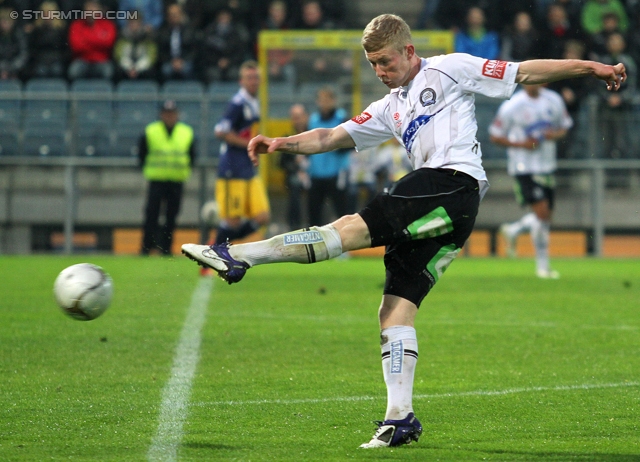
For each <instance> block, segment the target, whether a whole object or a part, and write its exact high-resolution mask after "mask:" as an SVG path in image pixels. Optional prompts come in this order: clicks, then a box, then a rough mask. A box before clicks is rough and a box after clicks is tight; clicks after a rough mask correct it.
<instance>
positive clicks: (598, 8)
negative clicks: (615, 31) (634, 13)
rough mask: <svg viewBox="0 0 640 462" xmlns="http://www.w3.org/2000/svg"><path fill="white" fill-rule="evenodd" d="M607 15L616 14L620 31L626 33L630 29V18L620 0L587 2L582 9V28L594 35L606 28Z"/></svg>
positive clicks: (590, 0)
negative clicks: (605, 19)
mask: <svg viewBox="0 0 640 462" xmlns="http://www.w3.org/2000/svg"><path fill="white" fill-rule="evenodd" d="M607 13H615V14H617V15H618V19H619V20H620V25H619V27H620V31H621V32H623V33H625V32H626V31H627V29H628V28H629V17H628V16H627V12H626V10H625V8H624V4H623V3H622V2H621V1H620V0H587V2H586V3H585V4H584V7H583V8H582V18H581V21H582V28H583V29H584V31H585V32H586V33H587V34H589V35H593V34H596V33H598V32H600V31H601V30H602V29H603V27H604V21H603V20H604V17H605V15H606V14H607Z"/></svg>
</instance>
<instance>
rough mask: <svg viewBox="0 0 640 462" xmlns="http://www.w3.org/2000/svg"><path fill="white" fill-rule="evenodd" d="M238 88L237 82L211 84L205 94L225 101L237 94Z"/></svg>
mask: <svg viewBox="0 0 640 462" xmlns="http://www.w3.org/2000/svg"><path fill="white" fill-rule="evenodd" d="M238 90H239V86H238V83H237V82H213V83H211V84H210V85H209V88H208V89H207V93H209V96H212V97H216V99H217V100H222V101H226V100H228V99H229V98H231V97H232V96H233V95H235V94H236V93H237V91H238Z"/></svg>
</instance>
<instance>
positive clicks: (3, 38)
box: [0, 8, 29, 80]
mask: <svg viewBox="0 0 640 462" xmlns="http://www.w3.org/2000/svg"><path fill="white" fill-rule="evenodd" d="M12 12H13V9H11V8H1V9H0V80H7V79H17V78H19V77H20V76H21V74H22V72H23V70H24V68H25V66H26V64H27V60H28V58H29V53H28V49H27V38H26V37H25V35H24V32H22V29H21V28H19V27H16V24H17V22H16V20H14V19H11V13H12Z"/></svg>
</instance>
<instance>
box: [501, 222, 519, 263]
mask: <svg viewBox="0 0 640 462" xmlns="http://www.w3.org/2000/svg"><path fill="white" fill-rule="evenodd" d="M509 226H510V225H509V223H505V224H503V225H500V234H502V237H503V238H504V242H505V243H506V244H507V257H509V258H515V257H516V256H517V255H518V252H517V251H516V238H517V236H514V235H513V233H511V232H510V229H509Z"/></svg>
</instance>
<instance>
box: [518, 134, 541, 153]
mask: <svg viewBox="0 0 640 462" xmlns="http://www.w3.org/2000/svg"><path fill="white" fill-rule="evenodd" d="M520 147H521V148H524V149H529V150H530V151H533V150H534V149H538V148H539V147H540V140H539V139H538V138H531V137H529V138H527V139H526V140H525V141H523V142H522V145H521V146H520Z"/></svg>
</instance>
